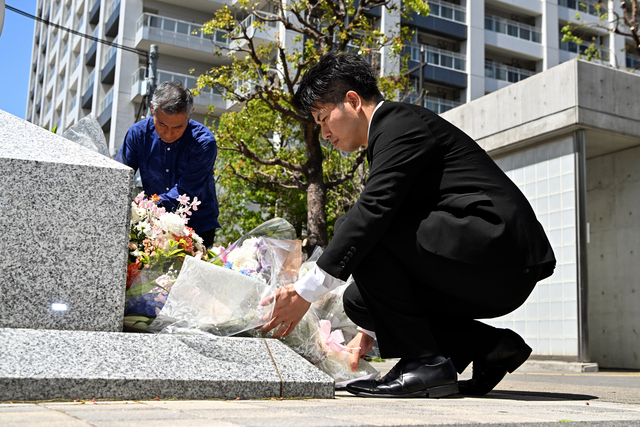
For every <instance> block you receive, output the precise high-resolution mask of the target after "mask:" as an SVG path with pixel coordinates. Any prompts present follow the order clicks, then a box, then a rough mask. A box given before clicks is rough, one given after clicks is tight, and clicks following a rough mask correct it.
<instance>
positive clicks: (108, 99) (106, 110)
mask: <svg viewBox="0 0 640 427" xmlns="http://www.w3.org/2000/svg"><path fill="white" fill-rule="evenodd" d="M112 104H113V89H111V90H110V91H109V92H108V93H107V94H106V95H105V97H104V99H103V100H102V101H101V102H100V105H99V106H98V123H99V124H100V127H101V128H102V131H103V132H104V133H109V130H110V129H111V106H112Z"/></svg>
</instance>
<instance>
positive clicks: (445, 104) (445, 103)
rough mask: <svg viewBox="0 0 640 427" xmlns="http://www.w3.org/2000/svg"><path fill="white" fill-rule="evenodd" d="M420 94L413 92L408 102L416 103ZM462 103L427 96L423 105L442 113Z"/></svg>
mask: <svg viewBox="0 0 640 427" xmlns="http://www.w3.org/2000/svg"><path fill="white" fill-rule="evenodd" d="M419 98H420V96H419V95H418V94H417V93H412V94H411V95H409V98H408V99H407V101H406V102H408V103H410V104H415V103H417V102H418V99H419ZM460 105H462V103H461V102H456V101H450V100H448V99H441V98H435V97H433V96H425V97H424V98H423V100H422V106H423V107H425V108H428V109H429V110H431V111H433V112H434V113H437V114H442V113H444V112H445V111H449V110H451V109H454V108H456V107H458V106H460Z"/></svg>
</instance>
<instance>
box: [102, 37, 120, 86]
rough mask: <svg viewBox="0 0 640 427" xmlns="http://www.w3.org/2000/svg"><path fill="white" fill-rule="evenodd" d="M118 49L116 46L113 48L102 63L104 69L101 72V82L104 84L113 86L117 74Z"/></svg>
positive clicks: (108, 51)
mask: <svg viewBox="0 0 640 427" xmlns="http://www.w3.org/2000/svg"><path fill="white" fill-rule="evenodd" d="M117 51H118V49H117V48H116V47H115V46H111V48H109V50H107V53H106V54H105V55H104V58H103V60H102V63H103V64H104V67H102V70H100V82H101V83H104V84H109V85H112V84H113V80H114V76H115V74H116V53H117Z"/></svg>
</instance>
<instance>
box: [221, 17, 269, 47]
mask: <svg viewBox="0 0 640 427" xmlns="http://www.w3.org/2000/svg"><path fill="white" fill-rule="evenodd" d="M256 12H257V13H258V15H260V18H266V19H269V18H272V17H275V16H276V15H274V14H273V13H269V12H264V11H256ZM260 18H258V17H256V16H255V15H249V16H247V17H246V18H245V19H244V20H243V21H242V22H241V23H240V25H241V26H242V27H244V28H246V29H247V35H248V36H249V37H250V38H251V37H252V38H253V44H254V45H255V48H256V49H257V48H258V46H260V45H262V44H267V43H270V42H272V41H275V39H276V37H277V35H278V32H279V25H278V23H277V22H271V21H264V20H262V19H260ZM246 43H247V41H246V40H233V41H231V42H229V47H230V48H231V49H238V48H240V47H243V46H244V45H245V44H246Z"/></svg>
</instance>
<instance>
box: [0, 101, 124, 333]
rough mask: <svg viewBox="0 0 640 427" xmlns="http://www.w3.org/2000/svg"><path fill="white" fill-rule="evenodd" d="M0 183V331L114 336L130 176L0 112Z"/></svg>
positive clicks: (120, 306) (121, 283)
mask: <svg viewBox="0 0 640 427" xmlns="http://www.w3.org/2000/svg"><path fill="white" fill-rule="evenodd" d="M0 176H1V177H2V179H0V195H1V199H2V203H3V206H2V209H0V239H1V246H2V248H3V250H4V251H5V256H2V257H0V271H1V272H2V274H1V275H0V327H13V328H36V329H38V328H42V329H70V330H93V331H121V330H122V313H123V311H124V292H125V281H126V263H127V249H126V248H127V242H128V238H129V218H130V200H129V188H130V187H131V181H132V179H133V170H132V169H130V168H129V167H127V166H124V165H122V164H120V163H118V162H115V161H113V160H111V159H109V158H107V157H105V156H102V155H100V154H98V153H96V152H94V151H91V150H89V149H86V148H84V147H82V146H79V145H78V144H76V143H74V142H72V141H69V140H67V139H64V138H62V137H61V136H59V135H55V134H53V133H51V132H48V131H46V130H44V129H42V128H40V127H38V126H35V125H33V124H31V123H29V122H27V121H25V120H22V119H19V118H17V117H15V116H13V115H11V114H9V113H6V112H4V111H1V110H0ZM53 304H64V306H62V307H65V306H66V308H67V309H66V310H63V311H55V310H53V309H52V308H58V306H54V305H53Z"/></svg>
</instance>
